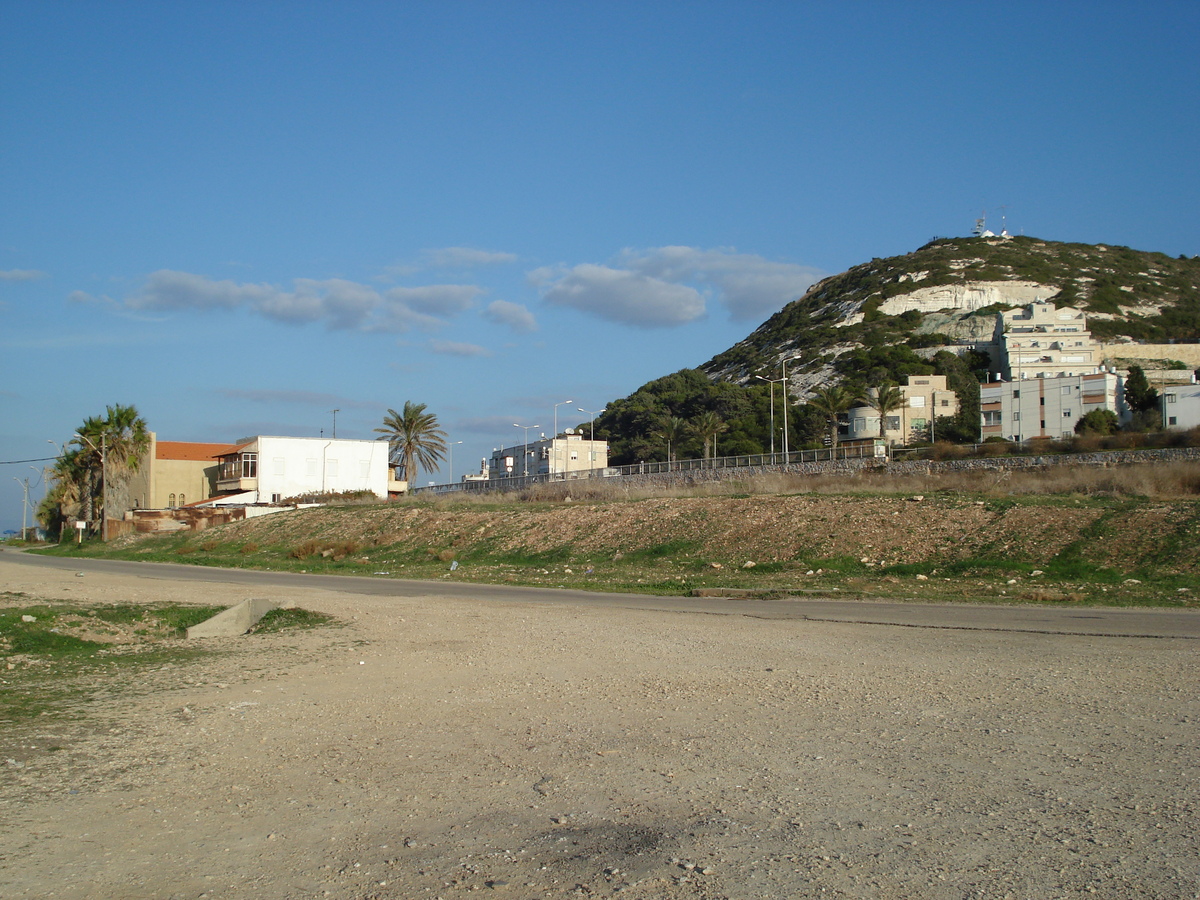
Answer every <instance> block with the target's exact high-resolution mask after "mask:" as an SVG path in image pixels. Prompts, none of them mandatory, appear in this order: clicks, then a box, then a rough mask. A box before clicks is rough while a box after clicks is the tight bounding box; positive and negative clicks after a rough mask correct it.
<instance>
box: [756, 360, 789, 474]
mask: <svg viewBox="0 0 1200 900" xmlns="http://www.w3.org/2000/svg"><path fill="white" fill-rule="evenodd" d="M754 377H755V378H757V379H758V380H759V381H765V382H766V383H767V384H769V385H771V462H774V461H775V384H776V382H779V383H782V382H783V379H782V378H764V377H763V376H762V375H755V376H754ZM784 411H785V413H786V411H787V407H786V405H785V406H784Z"/></svg>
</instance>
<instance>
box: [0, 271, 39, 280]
mask: <svg viewBox="0 0 1200 900" xmlns="http://www.w3.org/2000/svg"><path fill="white" fill-rule="evenodd" d="M45 277H46V273H45V272H39V271H38V270H37V269H8V270H7V271H6V270H4V269H0V281H36V280H37V279H39V278H45Z"/></svg>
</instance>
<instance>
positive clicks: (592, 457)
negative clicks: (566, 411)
mask: <svg viewBox="0 0 1200 900" xmlns="http://www.w3.org/2000/svg"><path fill="white" fill-rule="evenodd" d="M575 408H576V409H577V410H579V411H580V412H581V413H583V414H584V415H585V416H591V419H592V432H591V437H590V438H589V439H588V444H589V447H588V460H589V462H591V464H592V465H591V466H590V468H592V469H594V468H596V416H598V415H600V413H602V412H604V409H608V407H607V406H606V407H604V409H584V408H583V407H582V406H577V407H575Z"/></svg>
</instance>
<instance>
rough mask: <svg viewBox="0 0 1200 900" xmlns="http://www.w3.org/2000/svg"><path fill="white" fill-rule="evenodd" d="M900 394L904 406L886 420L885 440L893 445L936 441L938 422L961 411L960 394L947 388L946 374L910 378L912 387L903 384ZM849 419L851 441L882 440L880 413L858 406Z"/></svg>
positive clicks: (847, 430)
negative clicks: (941, 418) (936, 424)
mask: <svg viewBox="0 0 1200 900" xmlns="http://www.w3.org/2000/svg"><path fill="white" fill-rule="evenodd" d="M900 395H901V397H902V398H903V405H902V406H900V407H899V408H898V409H896V410H895V412H894V413H889V414H888V415H887V416H886V417H885V419H884V426H885V427H884V429H883V434H882V437H883V439H884V440H886V441H888V442H890V443H893V444H897V443H898V444H908V443H911V442H913V441H923V440H929V439H930V438H934V437H936V434H935V433H934V420H935V419H937V418H938V417H943V416H953V415H955V414H956V413H957V412H958V395H957V394H955V393H954V391H952V390H950V388H949V387H947V385H946V376H945V375H909V376H908V384H902V385H900ZM847 419H848V424H847V426H846V436H847V437H848V438H849V439H851V440H855V439H858V438H873V437H880V432H879V413H878V411H877V410H874V409H872V408H871V407H869V406H856V407H855V408H854V409H852V410H850V412H849V413H848V414H847Z"/></svg>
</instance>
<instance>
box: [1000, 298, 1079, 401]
mask: <svg viewBox="0 0 1200 900" xmlns="http://www.w3.org/2000/svg"><path fill="white" fill-rule="evenodd" d="M995 345H996V347H997V349H998V350H999V352H1000V356H1001V359H1000V361H999V362H1000V365H1001V366H1002V367H1003V369H1004V373H1005V377H1006V378H1007V379H1008V380H1009V381H1024V380H1025V379H1028V378H1059V377H1062V376H1071V375H1087V374H1090V373H1092V372H1095V371H1096V370H1097V368H1098V367H1099V366H1100V363H1101V362H1102V360H1101V357H1100V353H1101V351H1100V345H1099V344H1097V343H1096V342H1095V341H1093V340H1092V333H1091V332H1090V331H1088V327H1087V320H1086V319H1085V318H1084V315H1083V313H1082V312H1080V311H1079V310H1078V309H1075V308H1073V307H1063V308H1062V309H1058V308H1056V307H1055V305H1054V304H1053V303H1049V302H1045V301H1038V302H1035V303H1031V304H1029V306H1026V307H1024V308H1023V309H1019V310H1009V311H1008V312H1005V313H1002V314H1000V315H999V316H997V317H996V339H995Z"/></svg>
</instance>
